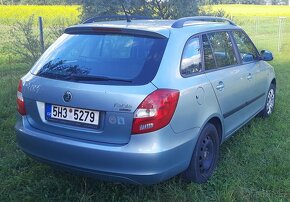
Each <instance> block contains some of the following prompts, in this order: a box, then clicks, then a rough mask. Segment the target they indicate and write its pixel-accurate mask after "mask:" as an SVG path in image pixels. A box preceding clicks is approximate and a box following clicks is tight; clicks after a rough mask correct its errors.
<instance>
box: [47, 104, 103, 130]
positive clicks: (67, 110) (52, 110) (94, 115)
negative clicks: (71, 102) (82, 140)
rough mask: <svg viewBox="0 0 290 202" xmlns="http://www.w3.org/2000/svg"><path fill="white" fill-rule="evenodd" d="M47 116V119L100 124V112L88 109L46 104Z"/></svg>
mask: <svg viewBox="0 0 290 202" xmlns="http://www.w3.org/2000/svg"><path fill="white" fill-rule="evenodd" d="M45 116H46V118H47V119H54V120H63V121H70V122H75V123H83V124H90V125H95V126H97V125H98V124H99V112H98V111H93V110H88V109H80V108H73V107H65V106H59V105H51V104H46V107H45Z"/></svg>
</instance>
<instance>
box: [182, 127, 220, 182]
mask: <svg viewBox="0 0 290 202" xmlns="http://www.w3.org/2000/svg"><path fill="white" fill-rule="evenodd" d="M219 145H220V141H219V135H218V132H217V129H216V127H215V126H214V125H213V124H211V123H207V124H206V125H205V127H204V128H203V130H202V132H201V134H200V136H199V138H198V140H197V143H196V145H195V149H194V151H193V154H192V157H191V162H190V165H189V167H188V168H187V170H186V171H184V173H183V174H182V177H183V178H184V179H185V180H186V181H190V182H196V183H205V182H206V181H207V180H208V179H209V178H210V176H211V175H212V173H213V171H214V169H215V167H216V164H217V159H218V152H219Z"/></svg>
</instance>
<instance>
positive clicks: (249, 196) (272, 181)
mask: <svg viewBox="0 0 290 202" xmlns="http://www.w3.org/2000/svg"><path fill="white" fill-rule="evenodd" d="M235 19H236V20H237V21H238V22H239V23H238V24H241V25H242V26H243V27H244V28H245V29H246V31H247V32H248V33H249V34H250V36H251V37H252V39H253V40H254V41H255V42H256V43H257V44H258V46H259V48H260V49H262V48H266V49H269V50H271V51H273V52H274V56H275V60H274V61H273V62H271V64H272V65H273V66H274V67H275V70H276V74H277V86H278V88H277V103H276V111H275V113H274V114H273V116H271V117H270V118H269V119H265V120H264V119H260V118H255V119H254V120H252V121H251V122H250V123H248V124H247V125H246V126H244V127H243V128H242V129H241V130H239V131H238V132H237V133H236V134H235V135H234V136H233V137H232V138H230V139H229V140H228V141H226V142H225V143H224V144H223V145H222V146H221V152H220V158H219V161H218V168H217V170H216V171H215V173H214V175H213V177H212V178H211V180H210V181H209V182H208V183H206V184H203V185H197V184H194V183H191V184H186V183H184V182H182V181H181V180H180V177H179V176H176V177H174V178H172V179H170V180H168V181H166V182H163V183H160V184H157V185H152V186H137V185H127V184H118V183H113V182H102V181H98V180H95V179H90V178H85V177H81V176H77V175H73V174H69V173H66V172H63V171H58V170H54V169H53V168H51V167H49V166H47V165H44V164H41V163H38V162H36V161H34V160H32V159H30V158H29V157H27V156H26V155H24V154H23V153H22V152H21V151H20V150H19V148H18V147H17V144H16V140H15V132H14V129H13V128H14V124H15V114H16V88H17V84H18V80H19V78H20V77H21V75H23V74H25V72H26V71H28V70H29V68H30V67H29V66H28V65H25V64H22V63H19V62H17V61H18V60H14V58H17V56H15V55H13V54H12V53H11V52H10V51H9V48H11V47H10V43H9V40H8V39H9V37H8V35H9V34H8V33H7V32H6V31H5V30H4V29H1V28H0V37H2V38H0V103H1V104H0V201H289V200H290V175H289V173H290V164H289V162H290V136H289V134H290V116H289V114H290V107H289V103H290V82H289V81H290V65H289V64H290V58H289V52H290V37H289V35H290V21H289V20H287V23H286V26H285V31H284V35H283V36H284V42H283V48H282V52H277V46H276V43H277V31H278V26H277V18H260V19H259V26H258V29H256V26H255V23H256V18H241V17H240V18H235ZM269 19H270V21H269ZM269 22H270V25H269V24H267V23H269ZM1 26H4V25H0V27H1ZM5 26H8V25H5Z"/></svg>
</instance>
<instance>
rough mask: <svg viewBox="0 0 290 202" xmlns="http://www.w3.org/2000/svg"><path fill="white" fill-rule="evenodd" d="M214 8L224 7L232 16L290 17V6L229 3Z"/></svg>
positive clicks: (213, 7)
mask: <svg viewBox="0 0 290 202" xmlns="http://www.w3.org/2000/svg"><path fill="white" fill-rule="evenodd" d="M212 9H213V10H218V9H223V10H224V11H225V12H226V13H227V14H229V15H232V16H248V17H251V16H263V17H275V16H283V17H290V6H276V5H272V6H270V5H269V6H267V5H244V4H227V5H214V6H212Z"/></svg>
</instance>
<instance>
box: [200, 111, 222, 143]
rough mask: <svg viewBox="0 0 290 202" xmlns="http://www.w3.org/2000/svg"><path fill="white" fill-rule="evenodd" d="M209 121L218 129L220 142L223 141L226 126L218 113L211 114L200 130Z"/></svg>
mask: <svg viewBox="0 0 290 202" xmlns="http://www.w3.org/2000/svg"><path fill="white" fill-rule="evenodd" d="M207 123H211V124H213V125H214V126H215V128H216V129H217V131H218V135H219V140H220V144H221V143H222V142H223V137H224V126H223V120H222V118H221V117H220V116H219V115H218V114H213V115H212V116H210V117H209V118H208V119H207V121H205V122H204V124H203V126H202V127H201V128H200V131H202V129H203V128H204V127H205V125H206V124H207Z"/></svg>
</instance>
